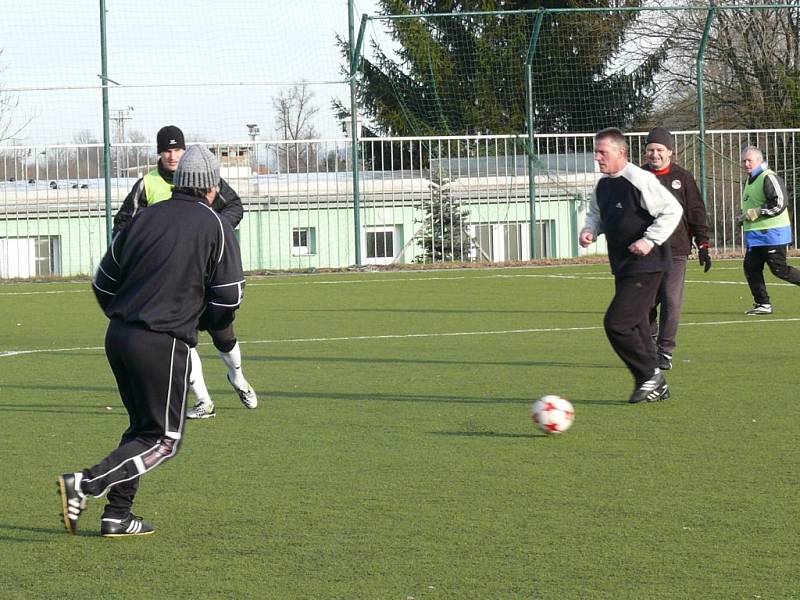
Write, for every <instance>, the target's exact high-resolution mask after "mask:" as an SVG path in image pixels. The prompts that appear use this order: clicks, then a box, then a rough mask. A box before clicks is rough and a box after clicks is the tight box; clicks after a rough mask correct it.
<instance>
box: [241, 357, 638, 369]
mask: <svg viewBox="0 0 800 600" xmlns="http://www.w3.org/2000/svg"><path fill="white" fill-rule="evenodd" d="M251 361H255V362H277V361H280V362H300V363H304V362H305V363H314V362H319V363H358V364H364V363H376V364H389V365H394V364H397V365H403V364H411V365H418V364H422V365H476V366H487V367H559V368H565V369H574V368H587V369H623V368H624V367H622V366H620V365H611V364H607V363H605V364H604V363H576V362H574V361H572V362H567V361H553V360H507V361H499V360H449V359H444V358H435V359H427V358H426V359H418V358H375V357H374V356H263V355H255V354H247V356H246V357H245V358H244V362H243V364H244V365H245V367H246V363H248V362H251Z"/></svg>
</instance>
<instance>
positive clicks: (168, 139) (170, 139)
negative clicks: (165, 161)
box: [156, 125, 186, 154]
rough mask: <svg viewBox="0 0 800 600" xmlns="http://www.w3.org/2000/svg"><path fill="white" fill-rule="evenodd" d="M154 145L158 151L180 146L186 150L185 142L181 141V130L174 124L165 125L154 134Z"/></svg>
mask: <svg viewBox="0 0 800 600" xmlns="http://www.w3.org/2000/svg"><path fill="white" fill-rule="evenodd" d="M156 146H157V148H158V153H159V154H161V153H162V152H166V151H167V150H170V149H172V148H182V149H184V150H186V142H184V141H183V132H182V131H181V130H180V129H178V128H177V127H175V125H167V126H166V127H162V128H161V129H159V130H158V134H157V135H156Z"/></svg>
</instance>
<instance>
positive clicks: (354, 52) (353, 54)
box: [347, 0, 367, 266]
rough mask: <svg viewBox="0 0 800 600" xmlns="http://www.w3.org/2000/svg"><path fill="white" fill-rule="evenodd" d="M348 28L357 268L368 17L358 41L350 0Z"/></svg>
mask: <svg viewBox="0 0 800 600" xmlns="http://www.w3.org/2000/svg"><path fill="white" fill-rule="evenodd" d="M347 4H348V27H349V36H350V139H351V144H350V145H351V149H350V153H351V156H352V161H353V228H354V236H353V237H354V241H355V257H356V266H361V194H360V189H359V188H360V185H359V175H360V169H359V162H360V158H359V147H358V107H357V104H358V96H357V93H356V71H358V63H359V59H360V56H361V43H362V41H363V39H364V30H365V29H366V26H367V15H362V16H361V27H360V29H359V31H358V40H357V43H356V37H355V6H354V5H353V0H348V2H347Z"/></svg>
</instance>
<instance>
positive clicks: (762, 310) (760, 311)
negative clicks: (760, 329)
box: [744, 304, 772, 315]
mask: <svg viewBox="0 0 800 600" xmlns="http://www.w3.org/2000/svg"><path fill="white" fill-rule="evenodd" d="M744 314H746V315H771V314H772V304H753V308H751V309H750V310H748V311H746V312H745V313H744Z"/></svg>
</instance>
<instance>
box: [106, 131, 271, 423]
mask: <svg viewBox="0 0 800 600" xmlns="http://www.w3.org/2000/svg"><path fill="white" fill-rule="evenodd" d="M156 148H157V151H158V165H157V166H156V168H155V169H153V170H152V171H150V172H149V173H147V174H146V175H145V176H144V177H142V178H141V179H139V180H138V181H137V182H136V183H135V184H134V186H133V188H131V191H130V193H129V194H128V195H127V196H126V197H125V200H124V201H123V202H122V206H121V207H120V209H119V211H118V212H117V214H116V215H115V217H114V235H115V236H116V235H117V234H118V233H119V232H120V231H122V230H123V229H124V228H125V227H126V226H127V225H128V223H129V222H130V220H131V219H132V218H133V217H134V216H135V215H136V213H138V212H139V211H140V210H142V209H144V208H147V207H148V206H150V205H152V204H155V203H157V202H161V201H162V200H167V199H169V198H170V197H171V196H172V188H173V184H172V178H173V176H174V175H175V170H176V169H177V168H178V163H179V162H180V160H181V158H182V157H183V155H184V153H185V152H186V142H185V141H184V137H183V132H182V131H181V130H180V129H179V128H178V127H176V126H175V125H167V126H165V127H162V128H161V129H159V131H158V134H157V135H156ZM211 208H213V209H214V210H215V211H216V212H217V213H219V216H220V217H221V218H222V219H223V220H225V221H227V222H228V223H229V224H230V226H231V227H232V228H234V229H235V228H236V227H237V226H238V225H239V222H240V221H241V220H242V215H243V214H244V210H243V208H242V201H241V199H240V198H239V196H238V194H236V192H235V191H233V188H231V186H230V185H228V182H227V181H225V180H224V179H222V178H220V180H219V192H218V193H217V197H216V199H215V200H214V202H213V203H212V204H211ZM200 329H207V330H208V333H209V335H210V336H211V340H212V341H213V342H214V347H215V348H216V349H217V351H218V352H219V355H220V358H222V361H223V362H224V363H225V365H226V366H227V367H228V375H227V377H228V382H230V384H231V386H232V387H233V389H234V390H235V391H236V393H237V395H238V396H239V400H241V401H242V404H244V405H245V406H246V407H247V408H256V407H257V406H258V398H257V396H256V393H255V391H254V390H253V388H252V387H251V386H250V384H249V383H248V382H247V379H245V377H244V373H243V372H242V354H241V350H240V348H239V342H238V341H237V339H236V334H235V333H234V330H233V323H231V324H230V325H228V326H227V327H226V328H225V329H219V330H212V329H208V328H207V327H205V326H204V323H203V319H201V320H200ZM190 358H191V361H192V378H191V381H190V382H189V383H190V384H191V387H192V392H193V393H194V395H195V397H196V398H197V400H196V403H195V405H194V408H192V409H190V410H189V411H188V412H187V413H186V417H187V418H189V419H208V418H211V417H214V416H216V414H217V413H216V409H215V407H214V402H213V401H212V400H211V395H210V394H209V392H208V388H207V387H206V383H205V379H204V377H203V366H202V363H201V362H200V355H199V354H198V353H197V348H196V347H195V348H192V349H191V352H190Z"/></svg>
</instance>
